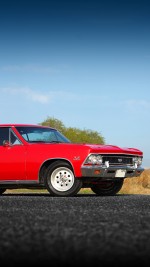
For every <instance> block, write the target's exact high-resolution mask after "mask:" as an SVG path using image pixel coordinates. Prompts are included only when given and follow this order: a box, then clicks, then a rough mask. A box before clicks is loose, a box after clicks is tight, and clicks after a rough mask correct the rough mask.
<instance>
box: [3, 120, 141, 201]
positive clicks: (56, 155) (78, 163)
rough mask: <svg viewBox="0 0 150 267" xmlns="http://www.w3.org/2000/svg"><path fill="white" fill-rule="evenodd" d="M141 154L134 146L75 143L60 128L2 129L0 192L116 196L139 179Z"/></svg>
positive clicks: (20, 126)
mask: <svg viewBox="0 0 150 267" xmlns="http://www.w3.org/2000/svg"><path fill="white" fill-rule="evenodd" d="M142 158H143V153H142V152H141V151H140V150H138V149H135V148H120V147H117V146H112V145H99V144H75V143H71V142H70V141H69V140H68V139H67V138H66V137H65V136H63V135H62V134H61V133H60V132H59V131H57V130H56V129H53V128H50V127H45V126H39V125H25V124H3V125H2V124H1V125H0V194H2V193H4V192H5V190H6V189H15V188H42V189H43V188H46V189H47V190H48V191H49V192H50V194H51V195H53V196H73V195H76V194H77V193H78V192H79V190H80V189H81V188H91V189H92V191H93V192H94V193H95V194H97V195H114V194H116V193H118V192H119V190H120V189H121V187H122V185H123V182H124V179H125V178H126V177H135V176H139V175H140V174H141V173H142V172H143V171H144V169H143V168H142V166H141V165H142Z"/></svg>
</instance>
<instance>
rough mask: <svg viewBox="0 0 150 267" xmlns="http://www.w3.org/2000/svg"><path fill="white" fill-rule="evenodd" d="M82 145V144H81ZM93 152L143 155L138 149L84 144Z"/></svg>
mask: <svg viewBox="0 0 150 267" xmlns="http://www.w3.org/2000/svg"><path fill="white" fill-rule="evenodd" d="M80 145H81V144H80ZM82 145H83V146H86V147H88V148H89V149H90V150H91V153H99V152H100V153H104V154H105V153H107V154H108V153H110V154H113V153H115V154H133V155H141V156H142V155H143V153H142V151H141V150H139V149H136V148H128V147H119V146H114V145H99V144H82Z"/></svg>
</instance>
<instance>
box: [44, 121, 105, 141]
mask: <svg viewBox="0 0 150 267" xmlns="http://www.w3.org/2000/svg"><path fill="white" fill-rule="evenodd" d="M40 125H43V126H50V127H53V128H56V129H57V130H59V131H60V132H61V133H62V134H64V135H65V136H66V137H67V138H68V139H69V140H70V141H72V142H73V143H90V144H104V143H105V140H104V137H103V136H102V135H101V134H100V133H98V132H97V131H92V130H86V129H84V130H81V129H79V128H74V127H69V128H67V127H66V126H65V125H64V124H63V122H62V121H60V120H58V119H56V118H52V117H47V119H46V120H45V121H43V122H42V123H40Z"/></svg>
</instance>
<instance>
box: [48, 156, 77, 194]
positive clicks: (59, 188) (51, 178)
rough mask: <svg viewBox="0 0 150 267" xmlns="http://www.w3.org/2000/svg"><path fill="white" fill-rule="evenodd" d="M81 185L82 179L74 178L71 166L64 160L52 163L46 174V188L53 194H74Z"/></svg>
mask: <svg viewBox="0 0 150 267" xmlns="http://www.w3.org/2000/svg"><path fill="white" fill-rule="evenodd" d="M81 187H82V181H81V180H80V179H77V178H75V176H74V173H73V170H72V168H71V166H70V165H69V164H68V163H67V162H64V161H60V160H59V161H56V162H54V163H52V164H51V165H50V166H49V168H48V170H47V175H46V188H47V190H48V191H49V193H50V194H51V195H53V196H64V197H65V196H74V195H76V194H77V193H78V192H79V190H80V189H81Z"/></svg>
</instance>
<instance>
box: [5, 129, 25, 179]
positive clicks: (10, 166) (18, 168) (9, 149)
mask: <svg viewBox="0 0 150 267" xmlns="http://www.w3.org/2000/svg"><path fill="white" fill-rule="evenodd" d="M25 155H26V147H25V146H24V145H23V144H22V142H21V141H20V140H19V139H18V137H17V136H16V135H15V133H14V132H13V131H12V129H11V127H0V182H2V181H9V180H10V181H13V180H16V181H17V180H26V172H25Z"/></svg>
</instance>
